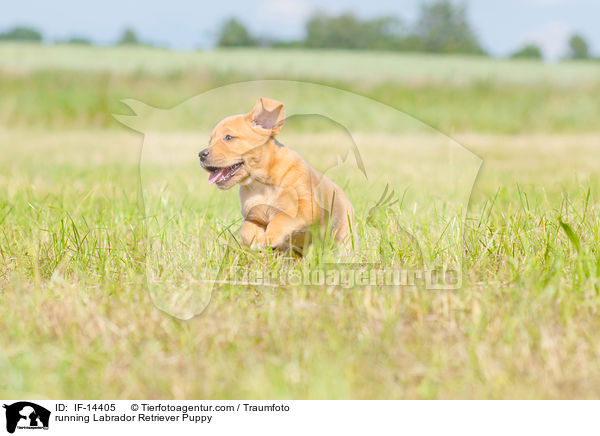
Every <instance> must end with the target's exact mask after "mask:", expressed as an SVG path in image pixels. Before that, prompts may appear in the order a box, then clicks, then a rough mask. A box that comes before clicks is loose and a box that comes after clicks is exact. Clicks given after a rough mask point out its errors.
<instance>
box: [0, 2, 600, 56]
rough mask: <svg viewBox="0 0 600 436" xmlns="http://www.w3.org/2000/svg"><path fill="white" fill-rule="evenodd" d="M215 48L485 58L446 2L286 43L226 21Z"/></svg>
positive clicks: (336, 20) (330, 22) (343, 17)
mask: <svg viewBox="0 0 600 436" xmlns="http://www.w3.org/2000/svg"><path fill="white" fill-rule="evenodd" d="M2 40H5V41H6V40H12V41H30V42H41V41H42V40H43V37H42V34H41V33H40V32H39V31H37V30H36V29H33V28H28V27H16V28H14V29H11V30H9V31H7V32H4V33H0V41H2ZM58 42H61V43H70V44H88V45H90V44H92V41H91V40H89V39H87V38H84V37H80V36H75V37H72V38H68V39H66V40H64V41H58ZM117 44H118V45H152V44H150V43H148V42H145V41H143V40H141V39H140V38H139V37H138V35H137V34H136V33H135V31H134V30H133V29H129V28H127V29H124V30H123V32H122V34H121V36H120V37H119V39H118V40H117ZM215 45H216V46H217V47H256V46H262V47H282V48H308V49H311V48H328V49H347V50H391V51H406V52H429V53H460V54H470V55H487V53H486V51H485V49H484V48H483V46H482V44H481V43H480V41H479V39H478V37H477V34H476V32H475V31H474V29H473V27H472V26H471V24H470V23H469V21H468V17H467V8H466V5H465V4H457V3H453V2H452V1H451V0H436V1H433V2H424V3H423V4H422V5H421V8H420V13H419V17H418V19H417V21H416V22H415V23H414V25H412V26H407V25H406V24H405V23H404V22H403V21H402V20H401V19H400V18H398V17H395V16H384V17H379V18H373V19H361V18H359V17H357V16H356V15H355V14H353V13H351V12H346V13H342V14H339V15H331V14H327V13H325V12H316V13H315V14H313V15H312V16H311V17H310V18H309V19H308V20H307V21H306V23H305V32H304V37H303V38H301V39H297V40H292V41H285V40H279V39H276V38H273V37H268V36H259V35H253V34H252V33H251V32H250V31H249V30H248V28H247V27H246V26H245V25H244V24H243V23H242V22H241V21H240V20H238V19H236V18H233V17H232V18H230V19H228V20H226V21H225V22H224V23H223V24H222V25H221V27H220V28H219V30H218V32H217V35H216V40H215ZM511 57H513V58H528V59H541V58H542V57H543V56H542V50H541V49H540V47H539V46H537V45H535V44H526V45H525V46H523V47H522V48H520V49H519V50H517V51H516V52H515V53H513V54H512V55H511ZM567 58H570V59H589V58H591V54H590V50H589V46H588V43H587V42H586V40H585V39H584V38H583V37H582V36H581V35H577V34H574V35H572V36H571V38H570V39H569V53H568V55H567Z"/></svg>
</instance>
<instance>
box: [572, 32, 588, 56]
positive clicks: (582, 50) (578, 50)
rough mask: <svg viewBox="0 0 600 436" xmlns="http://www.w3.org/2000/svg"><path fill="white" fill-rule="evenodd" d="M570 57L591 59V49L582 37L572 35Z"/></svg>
mask: <svg viewBox="0 0 600 436" xmlns="http://www.w3.org/2000/svg"><path fill="white" fill-rule="evenodd" d="M569 50H570V53H569V57H570V58H571V59H589V58H590V52H589V47H588V44H587V42H586V41H585V39H583V37H582V36H581V35H572V36H571V38H570V39H569Z"/></svg>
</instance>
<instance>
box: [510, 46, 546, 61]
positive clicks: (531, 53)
mask: <svg viewBox="0 0 600 436" xmlns="http://www.w3.org/2000/svg"><path fill="white" fill-rule="evenodd" d="M510 57H511V58H514V59H519V58H521V59H542V57H543V56H542V50H540V48H539V47H538V46H537V45H535V44H527V45H525V46H524V47H523V48H521V49H520V50H517V51H516V52H514V53H513V54H512V55H511V56H510Z"/></svg>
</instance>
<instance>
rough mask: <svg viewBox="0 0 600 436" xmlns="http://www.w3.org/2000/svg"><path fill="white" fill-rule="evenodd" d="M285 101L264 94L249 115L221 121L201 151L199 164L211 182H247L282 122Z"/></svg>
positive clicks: (228, 184)
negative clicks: (207, 144)
mask: <svg viewBox="0 0 600 436" xmlns="http://www.w3.org/2000/svg"><path fill="white" fill-rule="evenodd" d="M284 117H285V110H284V107H283V103H280V102H278V101H275V100H272V99H270V98H266V97H261V98H260V99H259V100H258V102H257V103H256V105H255V106H254V108H253V109H252V110H251V111H250V112H248V113H247V114H242V115H233V116H230V117H227V118H225V119H224V120H222V121H221V122H220V123H219V124H217V126H216V127H215V128H214V130H213V131H212V133H211V135H210V143H209V146H208V147H207V148H205V149H204V150H202V151H201V152H200V153H199V155H198V156H199V157H200V165H201V166H202V168H204V169H205V170H207V171H208V172H209V176H208V183H210V184H213V183H214V184H216V185H217V187H218V188H220V189H229V188H231V187H232V186H233V185H235V184H237V183H245V182H246V181H247V180H249V179H250V178H251V177H252V174H253V171H254V170H255V169H256V167H257V166H258V165H260V163H261V160H262V156H263V154H264V153H265V150H264V148H265V147H263V146H264V145H265V144H267V143H268V141H269V139H270V138H271V137H272V136H274V135H276V134H277V133H279V131H280V130H281V127H282V125H283V119H284Z"/></svg>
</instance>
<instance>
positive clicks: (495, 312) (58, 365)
mask: <svg viewBox="0 0 600 436" xmlns="http://www.w3.org/2000/svg"><path fill="white" fill-rule="evenodd" d="M317 137H318V135H317ZM291 139H294V142H300V141H302V140H303V137H302V135H299V136H296V137H294V138H291ZM314 139H315V137H314V136H311V137H310V140H311V141H313V140H314ZM460 139H461V140H462V142H463V143H466V144H468V145H470V146H471V147H472V149H473V150H474V151H476V152H477V153H478V154H479V155H480V156H482V157H483V158H484V162H485V164H484V167H483V169H482V171H481V174H480V176H479V179H478V182H477V184H476V186H475V190H474V192H473V196H472V200H471V204H470V208H469V213H468V219H467V221H466V227H465V229H464V241H465V249H464V262H465V264H464V286H463V287H462V289H460V290H458V291H451V292H448V291H443V292H431V291H424V290H410V289H408V290H402V291H398V290H391V289H389V288H377V287H372V288H364V287H363V288H352V289H343V288H340V287H318V286H315V287H310V286H300V287H286V288H283V289H273V288H264V287H255V286H247V287H239V286H224V287H221V288H220V290H219V291H218V292H216V293H215V295H214V296H213V300H212V302H211V304H210V305H209V306H208V309H207V310H206V311H205V312H204V313H203V314H202V315H201V316H199V317H197V318H195V319H193V320H191V321H178V320H177V319H175V318H172V317H170V316H168V315H166V314H165V313H164V312H161V311H159V310H158V309H157V308H156V307H155V306H154V305H153V304H152V300H151V298H150V293H149V292H148V288H147V286H146V282H145V259H146V258H147V255H149V256H150V257H151V258H152V253H149V254H148V253H146V251H145V249H144V246H145V244H144V243H145V242H148V241H150V243H151V244H154V245H153V246H154V247H156V244H159V245H160V255H161V259H162V260H163V265H164V266H165V267H166V268H168V267H169V262H171V261H173V260H175V261H176V265H192V266H193V262H196V264H197V265H200V264H203V263H205V262H207V261H210V259H211V256H215V257H217V258H218V255H215V254H214V253H218V252H219V251H218V250H219V247H221V246H222V244H223V243H225V242H226V241H227V242H230V243H231V242H232V240H231V238H230V237H227V236H225V235H226V228H227V227H229V226H230V225H232V224H234V223H235V222H237V221H238V220H239V217H238V205H237V199H236V195H235V193H234V192H228V193H221V192H214V191H209V190H208V189H207V188H206V187H205V186H206V181H205V175H204V174H199V175H198V177H197V178H194V179H193V180H187V181H186V184H181V185H180V184H177V183H173V186H177V187H178V188H177V189H175V190H172V191H171V193H170V195H166V196H163V195H161V194H160V192H161V191H160V188H157V189H156V190H154V188H152V187H150V188H151V191H152V192H154V193H155V196H156V199H159V198H163V199H164V201H162V203H161V204H162V209H161V210H162V213H160V214H157V215H154V217H153V218H152V219H151V221H152V222H151V223H147V226H146V227H144V226H143V224H144V219H143V218H142V216H143V209H142V206H141V204H140V202H139V188H140V185H139V178H138V170H137V165H136V164H137V152H138V147H139V140H140V138H139V137H138V136H137V135H134V134H131V133H118V132H113V133H111V132H101V131H89V132H87V131H86V132H76V131H64V132H60V133H53V134H49V133H31V132H23V131H15V130H12V131H4V132H3V135H2V143H1V146H2V150H3V153H2V157H1V158H0V167H1V172H0V175H1V176H0V193H1V196H0V198H1V199H2V202H1V204H0V222H1V223H2V225H1V235H0V238H1V240H2V244H1V245H0V259H2V263H1V270H0V275H1V278H0V330H1V331H2V332H3V334H2V335H1V336H0V349H1V350H2V353H3V355H2V358H1V359H0V372H1V373H2V377H0V380H1V382H0V395H1V396H3V397H21V396H44V397H72V398H81V397H85V398H101V397H119V398H142V397H143V398H146V397H150V398H165V397H166V398H196V397H204V398H234V397H240V396H250V397H257V398H269V397H281V398H349V397H351V398H388V397H390V398H476V397H478V398H482V397H483V398H523V397H524V398H574V397H583V398H595V397H597V396H598V391H597V388H596V386H598V382H600V379H599V378H598V374H600V372H599V371H598V370H599V369H600V368H599V363H598V362H600V360H599V359H598V358H599V355H598V354H599V352H600V351H599V350H600V342H599V340H598V336H597V335H596V334H595V333H594V332H595V331H597V330H598V328H599V327H600V325H599V324H600V322H599V321H598V319H599V318H598V308H599V307H600V296H599V288H598V286H599V284H600V279H599V276H600V269H599V264H598V256H599V253H598V246H599V244H598V243H599V228H600V220H599V218H598V217H599V203H598V192H599V191H598V189H599V187H600V186H599V179H598V175H597V171H596V168H597V167H598V164H599V163H600V162H599V161H598V158H597V156H598V154H597V153H594V150H595V147H596V146H597V141H598V136H597V135H588V136H583V135H575V136H552V137H550V136H518V137H510V136H481V135H465V136H464V137H462V138H460ZM412 140H414V138H413V139H412ZM158 161H160V159H158ZM178 168H180V169H178ZM146 169H147V170H148V171H152V172H153V174H156V175H157V176H159V177H158V179H160V178H163V177H167V178H168V177H169V174H173V173H178V172H181V171H183V173H182V174H184V175H185V177H187V176H188V174H187V173H186V172H185V171H186V170H185V168H184V167H178V166H177V165H176V164H175V163H173V162H170V163H169V164H168V165H167V164H164V165H155V166H148V167H147V168H146ZM185 177H184V178H185ZM180 186H181V187H180ZM194 194H195V195H194ZM178 197H179V200H178ZM183 198H186V200H185V201H184V200H182V199H183ZM147 201H151V199H147ZM177 201H179V202H177ZM353 201H354V202H355V205H356V206H357V209H358V210H362V211H364V210H366V209H367V208H368V204H367V202H368V201H370V199H368V198H367V197H364V198H353ZM182 205H183V207H182ZM405 213H406V212H405ZM363 219H364V214H362V215H361V216H359V221H360V220H363ZM423 219H425V220H430V219H432V217H431V216H425V217H423ZM560 219H562V220H563V222H564V223H566V224H565V225H568V227H564V226H563V227H561V223H560V221H559V220H560ZM387 226H390V225H389V223H388V224H387ZM234 227H235V225H234ZM390 227H392V226H390ZM144 228H145V229H146V230H147V231H146V232H144V231H143V230H144ZM566 228H568V229H570V230H569V231H567V232H565V229H566ZM219 234H221V237H218V236H216V235H219ZM178 235H179V236H180V235H183V236H185V238H187V240H188V241H196V242H197V243H198V245H197V246H187V245H186V244H184V243H182V240H181V239H179V238H178ZM573 235H576V236H575V237H576V240H577V241H578V242H577V245H575V244H574V243H573V238H574V236H573ZM361 237H363V238H367V240H366V241H363V246H364V244H365V243H369V244H375V247H378V248H377V250H376V252H377V253H378V256H379V261H380V262H382V263H383V264H384V266H386V265H387V266H389V265H391V264H392V263H394V262H397V261H398V260H399V259H403V261H405V262H411V261H414V260H415V259H414V255H413V254H412V253H411V248H410V246H409V245H402V244H397V245H396V247H395V251H393V252H390V251H389V250H388V251H386V250H385V249H384V248H385V247H384V246H382V245H379V246H377V244H378V241H377V240H375V239H368V238H369V236H368V235H365V234H361ZM213 238H217V239H213ZM215 241H216V242H218V243H216V244H215ZM210 245H213V248H214V247H216V248H215V252H213V253H207V252H203V247H207V246H210ZM232 247H234V254H233V255H232V256H237V257H236V258H235V262H236V263H238V264H240V263H242V264H244V265H250V266H254V267H255V268H260V267H262V266H263V265H265V264H266V265H267V266H268V268H272V269H274V268H281V267H282V264H281V259H278V258H273V257H272V256H270V255H268V254H267V255H260V254H257V253H249V252H246V251H244V250H237V251H236V250H235V244H233V245H232ZM355 255H356V256H360V253H359V254H355ZM328 256H329V257H331V256H333V254H327V253H325V256H321V255H319V254H318V253H315V252H313V253H312V254H311V255H310V256H308V257H307V258H306V259H304V260H298V261H296V263H295V264H294V265H293V267H294V268H305V267H314V266H317V265H320V264H322V263H323V262H325V261H327V258H328ZM403 256H404V257H403ZM219 260H220V259H219ZM190 261H191V262H190ZM213 261H214V258H213ZM177 262H179V263H177ZM228 262H231V263H233V262H234V257H230V258H228ZM153 265H155V264H153ZM257 265H258V266H257ZM171 272H173V271H171ZM179 272H180V273H181V271H179ZM183 273H184V276H183V277H185V273H186V271H183ZM167 278H168V277H167ZM163 279H166V278H164V277H163ZM163 283H164V284H165V288H164V289H163V291H165V290H167V291H168V290H172V289H173V288H172V285H173V283H170V284H169V283H167V282H166V281H165V282H163ZM169 285H171V287H170V286H169ZM194 301H195V300H192V301H191V303H193V302H194Z"/></svg>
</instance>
